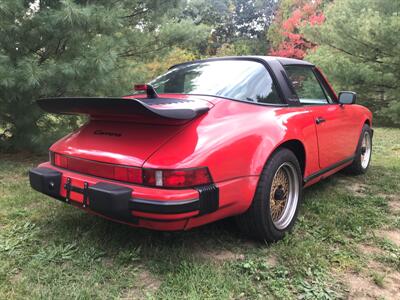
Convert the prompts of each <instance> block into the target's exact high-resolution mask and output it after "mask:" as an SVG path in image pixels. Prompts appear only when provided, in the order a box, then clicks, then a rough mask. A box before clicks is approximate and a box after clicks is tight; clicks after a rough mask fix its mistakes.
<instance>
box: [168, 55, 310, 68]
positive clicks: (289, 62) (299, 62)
mask: <svg viewBox="0 0 400 300" xmlns="http://www.w3.org/2000/svg"><path fill="white" fill-rule="evenodd" d="M235 59H240V60H243V59H249V60H263V61H265V62H267V63H268V62H271V61H278V62H279V63H281V64H282V65H284V66H286V65H306V66H314V65H313V64H312V63H309V62H308V61H305V60H300V59H294V58H287V57H279V56H261V55H260V56H256V55H246V56H224V57H212V58H207V59H201V60H193V61H188V62H184V63H180V64H176V65H173V66H172V67H171V68H170V69H172V68H175V67H177V66H181V65H185V64H191V63H200V62H207V61H218V60H235Z"/></svg>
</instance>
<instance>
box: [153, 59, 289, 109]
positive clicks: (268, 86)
mask: <svg viewBox="0 0 400 300" xmlns="http://www.w3.org/2000/svg"><path fill="white" fill-rule="evenodd" d="M150 84H151V85H153V86H154V88H155V89H156V91H157V92H158V93H174V94H175V93H178V94H202V95H211V96H219V97H225V98H231V99H235V100H241V101H246V102H254V103H265V104H268V103H269V104H282V101H281V100H280V97H279V96H278V94H277V92H276V87H275V85H274V82H273V80H272V78H271V76H270V74H269V73H268V71H267V69H266V68H265V67H264V66H263V65H262V64H261V63H258V62H254V61H248V60H220V61H208V62H199V63H192V64H185V65H182V66H178V67H176V68H173V69H172V70H170V71H168V72H167V73H165V74H164V75H161V76H159V77H157V78H156V79H154V80H153V81H151V82H150Z"/></svg>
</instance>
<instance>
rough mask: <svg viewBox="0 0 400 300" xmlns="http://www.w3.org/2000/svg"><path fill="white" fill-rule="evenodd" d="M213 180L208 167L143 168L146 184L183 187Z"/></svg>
mask: <svg viewBox="0 0 400 300" xmlns="http://www.w3.org/2000/svg"><path fill="white" fill-rule="evenodd" d="M211 182H212V180H211V176H210V173H209V172H208V168H206V167H202V168H193V169H179V170H155V169H144V170H143V184H145V185H151V186H157V187H168V188H181V187H193V186H199V185H204V184H209V183H211Z"/></svg>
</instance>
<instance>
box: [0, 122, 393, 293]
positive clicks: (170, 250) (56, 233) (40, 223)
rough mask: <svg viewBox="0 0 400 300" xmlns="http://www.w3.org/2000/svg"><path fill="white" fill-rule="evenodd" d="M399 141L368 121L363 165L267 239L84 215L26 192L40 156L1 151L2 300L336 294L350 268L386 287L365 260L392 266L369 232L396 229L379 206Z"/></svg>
mask: <svg viewBox="0 0 400 300" xmlns="http://www.w3.org/2000/svg"><path fill="white" fill-rule="evenodd" d="M399 137H400V130H396V129H384V128H378V129H376V130H375V136H374V152H373V161H372V165H371V168H370V170H369V172H368V173H367V174H366V175H365V176H358V177H349V176H345V175H343V174H337V175H335V176H333V177H331V178H328V179H326V180H325V181H323V182H320V183H318V184H317V185H315V186H313V187H310V188H308V189H307V190H306V191H305V195H304V202H303V204H302V206H301V211H300V218H299V220H298V223H297V225H296V226H295V229H294V231H293V233H292V234H291V235H288V236H287V237H286V238H285V239H284V240H283V241H281V242H278V243H275V244H271V245H265V244H260V243H255V242H252V241H249V240H247V239H246V238H245V237H243V236H241V235H240V234H239V233H238V230H237V228H236V227H235V225H234V223H233V222H232V220H223V221H221V222H217V223H214V224H210V225H208V226H204V227H202V228H198V229H195V230H192V231H189V232H177V233H160V232H152V231H147V230H141V229H133V228H130V227H128V226H124V225H120V224H116V223H112V222H109V221H106V220H103V219H101V218H98V217H95V216H91V215H87V214H85V213H84V212H82V211H80V210H78V209H76V208H73V207H71V206H67V205H64V204H62V203H60V202H58V201H53V200H51V199H50V198H48V197H46V196H43V195H41V194H39V193H36V192H34V191H32V190H31V189H30V187H29V184H28V181H27V170H28V169H29V168H30V167H32V166H35V165H36V164H37V163H38V162H40V161H41V160H44V159H46V158H45V157H27V156H21V155H20V156H17V155H11V156H5V155H2V157H1V160H0V299H22V298H32V299H39V298H46V299H47V298H57V299H70V298H79V299H90V298H101V299H110V298H124V297H128V298H129V297H137V298H150V299H177V298H187V299H232V298H234V299H258V298H260V299H275V298H279V299H296V298H304V299H335V298H345V297H347V296H348V294H349V292H350V289H351V287H349V285H348V283H347V282H346V281H345V280H344V279H343V274H346V273H349V272H351V273H357V274H360V276H361V275H365V276H367V277H368V276H369V278H370V279H371V283H372V284H376V285H378V286H382V288H384V287H385V274H382V272H381V271H380V270H378V269H377V270H374V269H371V267H370V266H369V263H368V262H369V261H370V260H371V259H372V260H374V261H376V262H377V263H379V264H381V265H382V266H384V267H385V268H388V270H391V271H393V272H395V271H397V272H398V271H400V264H399V261H400V249H399V247H398V245H396V244H395V243H393V242H392V241H390V240H388V239H387V238H384V237H383V236H380V235H379V234H376V232H377V231H378V230H380V231H382V230H398V231H399V230H400V229H399V227H400V221H399V214H398V213H396V212H394V211H393V210H392V209H391V208H390V206H389V203H388V200H389V199H392V198H391V197H392V196H393V195H394V196H395V197H397V198H396V199H397V201H400V200H399V198H398V195H399V194H400V144H399V143H400V142H399ZM349 186H350V187H351V186H353V188H351V189H350V188H349ZM354 186H356V187H357V186H360V187H362V192H354V191H353V190H354ZM360 245H369V246H370V247H375V248H376V249H379V253H378V254H370V253H365V252H363V251H361V250H360Z"/></svg>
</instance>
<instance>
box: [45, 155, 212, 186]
mask: <svg viewBox="0 0 400 300" xmlns="http://www.w3.org/2000/svg"><path fill="white" fill-rule="evenodd" d="M50 161H51V164H53V165H55V166H57V167H61V168H64V169H68V170H71V171H75V172H78V173H82V174H88V175H93V176H97V177H102V178H107V179H112V180H118V181H123V182H128V183H135V184H143V185H146V186H154V187H163V188H187V187H195V186H199V185H205V184H209V183H212V179H211V175H210V172H209V171H208V168H206V167H201V168H191V169H178V170H157V169H141V168H138V167H130V166H124V165H114V164H109V163H103V162H97V161H93V160H86V159H81V158H76V157H71V156H65V155H61V154H58V153H54V152H50Z"/></svg>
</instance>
